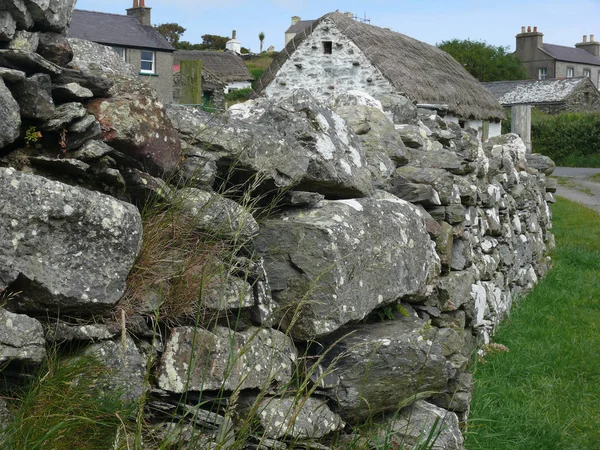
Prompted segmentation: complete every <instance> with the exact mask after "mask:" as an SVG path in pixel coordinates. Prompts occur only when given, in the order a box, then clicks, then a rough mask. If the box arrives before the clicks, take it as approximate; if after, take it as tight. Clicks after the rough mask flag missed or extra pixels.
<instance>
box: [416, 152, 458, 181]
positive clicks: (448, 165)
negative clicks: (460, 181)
mask: <svg viewBox="0 0 600 450" xmlns="http://www.w3.org/2000/svg"><path fill="white" fill-rule="evenodd" d="M409 157H410V164H411V165H412V166H416V167H429V168H432V169H444V170H447V171H448V172H450V173H453V174H457V175H462V174H464V173H467V172H468V170H466V169H465V168H464V166H463V165H462V164H461V161H460V159H459V158H458V156H457V155H456V153H455V152H453V151H448V150H444V149H441V150H437V151H414V150H413V151H410V152H409Z"/></svg>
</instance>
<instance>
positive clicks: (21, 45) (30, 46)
mask: <svg viewBox="0 0 600 450" xmlns="http://www.w3.org/2000/svg"><path fill="white" fill-rule="evenodd" d="M39 43H40V34H39V33H35V32H34V33H30V32H29V31H22V30H19V31H17V32H16V33H15V36H14V37H13V38H12V40H11V41H10V43H9V44H8V48H11V49H13V50H21V51H24V52H31V53H35V51H36V50H37V48H38V45H39Z"/></svg>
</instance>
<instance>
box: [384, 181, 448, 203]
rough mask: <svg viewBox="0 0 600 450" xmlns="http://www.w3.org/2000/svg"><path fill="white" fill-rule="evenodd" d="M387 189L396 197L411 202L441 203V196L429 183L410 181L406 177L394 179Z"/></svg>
mask: <svg viewBox="0 0 600 450" xmlns="http://www.w3.org/2000/svg"><path fill="white" fill-rule="evenodd" d="M387 191H388V192H390V193H392V194H394V195H395V196H396V197H398V198H401V199H402V200H406V201H407V202H411V203H420V204H422V205H428V206H429V205H440V196H439V195H438V193H437V192H436V191H435V189H434V188H433V187H431V186H429V185H428V184H417V183H408V182H406V179H404V178H401V177H397V178H395V179H393V180H392V182H391V186H390V187H388V188H387Z"/></svg>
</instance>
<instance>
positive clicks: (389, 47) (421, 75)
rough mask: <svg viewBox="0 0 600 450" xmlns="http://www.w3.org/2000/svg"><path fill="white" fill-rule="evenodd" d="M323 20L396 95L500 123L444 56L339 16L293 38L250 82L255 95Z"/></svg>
mask: <svg viewBox="0 0 600 450" xmlns="http://www.w3.org/2000/svg"><path fill="white" fill-rule="evenodd" d="M325 20H331V21H332V22H333V24H334V25H335V26H336V27H337V29H338V30H339V31H340V32H341V33H342V34H343V35H344V36H345V37H346V38H348V39H350V40H351V41H352V42H353V43H354V44H355V45H356V46H357V47H358V48H359V49H361V51H362V52H363V53H364V55H365V56H366V57H367V58H368V60H369V61H370V62H371V64H373V66H375V67H376V68H377V69H379V71H380V72H381V73H382V75H383V76H384V77H385V78H386V79H387V80H388V81H389V82H390V83H391V84H392V86H394V88H395V89H396V91H397V92H401V93H403V94H405V95H406V96H407V97H408V98H410V99H411V100H412V101H415V102H417V103H431V104H446V105H448V106H449V110H450V111H451V112H452V113H453V114H455V115H457V116H459V117H463V118H465V119H471V118H472V119H484V120H488V119H494V120H502V119H503V118H504V114H505V113H504V108H502V105H500V104H499V103H498V102H497V101H496V99H495V98H494V97H493V96H492V95H491V94H490V93H489V92H488V91H487V90H486V89H484V88H483V87H482V86H481V84H479V82H478V81H477V80H476V79H475V78H473V76H472V75H471V74H470V73H469V72H467V71H466V70H465V68H464V67H463V66H462V65H461V64H459V63H458V62H457V61H456V60H455V59H454V58H452V57H451V56H450V55H449V54H448V53H446V52H444V51H442V50H440V49H439V48H437V47H434V46H432V45H429V44H426V43H424V42H421V41H418V40H416V39H413V38H411V37H408V36H405V35H403V34H400V33H396V32H394V31H391V30H389V29H385V28H380V27H376V26H373V25H369V24H365V23H362V22H359V21H356V20H354V19H351V18H349V17H348V16H346V15H345V14H342V13H339V12H332V13H329V14H325V15H324V16H323V17H321V18H319V19H317V20H315V21H314V22H313V23H312V24H311V25H309V26H308V27H307V28H305V29H304V30H303V31H301V32H300V33H298V34H296V36H295V37H294V39H292V40H291V41H290V42H288V44H287V45H286V47H285V48H284V49H283V50H282V51H281V52H279V54H278V55H277V56H276V57H275V59H274V60H273V62H272V63H271V65H270V66H269V68H268V69H267V70H266V71H265V72H264V73H263V75H262V76H261V77H260V78H259V79H258V80H257V81H256V82H255V85H254V86H255V87H254V90H255V92H256V93H257V94H259V95H260V94H261V93H262V92H263V90H264V89H265V88H266V87H267V86H268V85H269V83H271V82H273V81H274V79H275V77H276V76H277V72H278V71H279V69H280V68H281V67H282V66H283V65H284V64H285V63H286V62H287V61H288V60H289V59H290V58H291V57H292V55H293V54H294V52H295V50H296V49H297V48H299V47H300V46H301V44H302V42H304V40H305V39H307V38H308V36H310V35H311V34H312V32H313V31H314V30H315V29H316V28H317V27H318V26H319V25H320V24H321V22H323V21H325ZM298 87H300V86H298Z"/></svg>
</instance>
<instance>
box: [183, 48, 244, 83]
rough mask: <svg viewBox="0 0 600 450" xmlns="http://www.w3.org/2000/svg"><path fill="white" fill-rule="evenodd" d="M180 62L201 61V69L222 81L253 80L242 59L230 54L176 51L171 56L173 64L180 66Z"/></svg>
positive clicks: (204, 51) (208, 51) (209, 51)
mask: <svg viewBox="0 0 600 450" xmlns="http://www.w3.org/2000/svg"><path fill="white" fill-rule="evenodd" d="M181 61H202V68H204V69H207V70H209V71H210V72H212V73H213V74H214V75H216V76H217V77H219V78H220V79H221V80H223V81H228V82H231V81H252V80H253V77H252V75H251V74H250V72H249V71H248V68H247V67H246V65H245V64H244V61H243V60H242V58H240V57H239V56H237V55H235V54H233V53H230V52H218V51H211V50H177V51H176V52H175V53H174V54H173V64H180V63H181Z"/></svg>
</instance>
